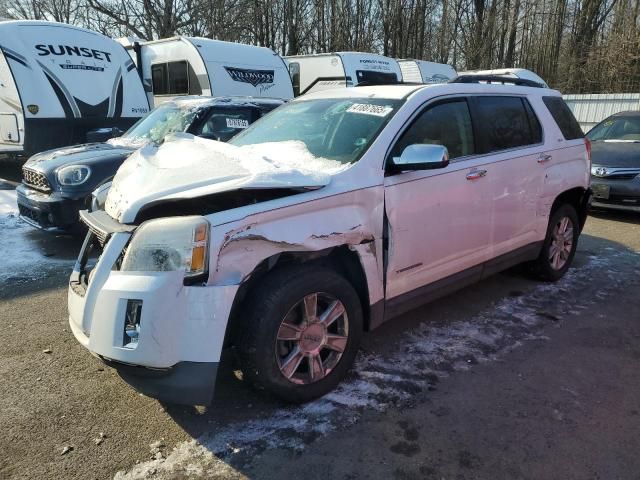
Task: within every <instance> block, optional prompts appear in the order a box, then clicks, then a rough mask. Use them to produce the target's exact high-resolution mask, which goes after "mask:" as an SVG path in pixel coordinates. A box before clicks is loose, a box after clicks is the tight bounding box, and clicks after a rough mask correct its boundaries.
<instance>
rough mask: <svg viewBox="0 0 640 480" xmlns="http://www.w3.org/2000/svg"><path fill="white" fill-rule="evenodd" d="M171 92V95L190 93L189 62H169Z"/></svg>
mask: <svg viewBox="0 0 640 480" xmlns="http://www.w3.org/2000/svg"><path fill="white" fill-rule="evenodd" d="M167 65H168V70H169V92H168V93H170V94H174V95H178V94H187V93H189V72H188V70H187V62H186V61H184V60H183V61H180V62H169V63H168V64H167Z"/></svg>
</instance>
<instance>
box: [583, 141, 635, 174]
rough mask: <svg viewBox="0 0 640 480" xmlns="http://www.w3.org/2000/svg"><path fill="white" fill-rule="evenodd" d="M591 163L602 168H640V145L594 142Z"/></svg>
mask: <svg viewBox="0 0 640 480" xmlns="http://www.w3.org/2000/svg"><path fill="white" fill-rule="evenodd" d="M591 161H592V163H593V165H597V166H602V167H614V168H640V143H636V142H603V141H597V142H593V143H592V144H591Z"/></svg>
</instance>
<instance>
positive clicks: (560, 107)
mask: <svg viewBox="0 0 640 480" xmlns="http://www.w3.org/2000/svg"><path fill="white" fill-rule="evenodd" d="M542 101H543V102H544V104H545V105H546V106H547V108H548V109H549V113H551V116H552V117H553V119H554V120H555V121H556V124H557V125H558V128H560V131H561V132H562V136H563V137H564V139H565V140H575V139H577V138H583V137H584V133H582V129H581V128H580V124H579V123H578V121H577V120H576V118H575V117H574V116H573V113H571V110H570V109H569V107H567V104H566V103H564V100H563V99H562V98H561V97H542Z"/></svg>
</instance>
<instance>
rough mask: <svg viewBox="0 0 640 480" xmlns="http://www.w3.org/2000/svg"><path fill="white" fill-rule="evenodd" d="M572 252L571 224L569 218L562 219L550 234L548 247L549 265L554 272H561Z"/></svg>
mask: <svg viewBox="0 0 640 480" xmlns="http://www.w3.org/2000/svg"><path fill="white" fill-rule="evenodd" d="M572 250H573V222H572V221H571V219H570V218H569V217H562V218H561V219H560V220H559V221H558V223H556V224H555V226H554V227H553V231H552V232H551V245H550V246H549V263H550V265H551V268H553V269H554V270H562V268H563V267H564V266H565V265H566V263H567V261H568V260H569V257H570V256H571V251H572Z"/></svg>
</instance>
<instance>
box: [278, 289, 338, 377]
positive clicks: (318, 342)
mask: <svg viewBox="0 0 640 480" xmlns="http://www.w3.org/2000/svg"><path fill="white" fill-rule="evenodd" d="M348 340H349V319H348V317H347V312H346V309H345V307H344V305H343V304H342V302H341V301H340V300H338V299H337V298H335V297H334V296H332V295H329V294H327V293H322V292H317V293H312V294H309V295H306V296H305V297H304V298H303V299H301V300H300V301H299V302H298V303H296V304H295V305H294V306H293V308H291V310H289V312H288V313H287V315H286V316H285V317H284V319H283V320H282V322H281V323H280V327H279V328H278V334H277V337H276V359H277V362H278V367H279V368H280V372H281V373H282V375H283V376H284V377H285V378H287V379H288V380H289V381H290V382H292V383H296V384H299V385H308V384H311V383H315V382H318V381H319V380H322V379H323V378H325V377H326V376H327V375H329V373H331V371H332V370H333V369H334V368H335V367H336V365H337V364H338V362H339V361H340V359H341V358H342V355H343V353H344V351H345V349H346V348H347V342H348Z"/></svg>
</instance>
